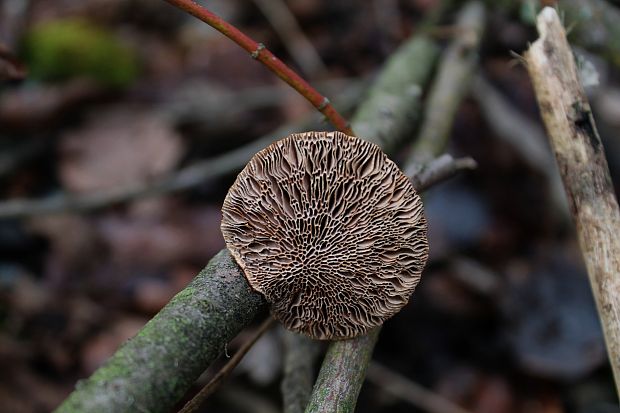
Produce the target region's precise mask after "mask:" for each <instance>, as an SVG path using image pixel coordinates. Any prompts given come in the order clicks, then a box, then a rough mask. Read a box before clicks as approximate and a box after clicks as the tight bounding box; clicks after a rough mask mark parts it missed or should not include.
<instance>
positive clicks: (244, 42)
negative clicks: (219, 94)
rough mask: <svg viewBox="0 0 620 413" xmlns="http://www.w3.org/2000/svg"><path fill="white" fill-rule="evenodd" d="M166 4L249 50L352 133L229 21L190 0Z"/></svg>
mask: <svg viewBox="0 0 620 413" xmlns="http://www.w3.org/2000/svg"><path fill="white" fill-rule="evenodd" d="M166 1H167V2H168V3H170V4H172V5H173V6H176V7H178V8H180V9H181V10H184V11H186V12H187V13H189V14H191V15H192V16H194V17H197V18H198V19H200V20H202V21H203V22H205V23H207V24H208V25H209V26H211V27H213V28H214V29H216V30H217V31H219V32H220V33H222V34H223V35H224V36H226V37H228V38H229V39H230V40H232V41H233V42H235V43H237V44H238V45H239V46H241V47H242V48H243V49H244V50H245V51H247V52H248V53H250V55H251V56H252V58H254V59H256V60H258V61H259V62H261V63H262V64H264V65H265V66H266V67H267V68H268V69H269V70H271V71H272V72H273V73H275V74H276V75H277V76H278V77H279V78H280V79H282V80H284V81H285V82H286V83H288V84H289V85H291V87H293V88H294V89H295V90H296V91H298V92H299V93H300V94H301V95H302V96H303V97H305V98H306V99H307V100H308V101H309V102H310V103H312V105H313V106H314V107H315V108H317V110H319V111H320V112H321V113H322V114H323V115H325V117H326V118H327V119H328V120H329V121H330V122H331V123H332V124H333V125H334V127H335V128H336V129H338V130H339V131H340V132H343V133H346V134H347V135H353V131H352V130H351V126H350V125H349V123H348V122H347V121H346V120H345V119H344V118H343V117H342V116H341V115H340V114H339V113H338V112H337V111H336V109H334V107H333V106H332V105H331V104H330V103H329V99H327V98H326V97H325V96H323V95H321V94H320V93H319V92H318V91H317V90H316V89H314V88H313V87H312V86H310V84H309V83H308V82H306V81H305V80H304V79H303V78H302V77H301V76H299V75H298V74H297V73H295V72H294V71H293V70H292V69H291V68H290V67H288V66H287V65H286V64H284V62H282V61H281V60H280V59H278V58H277V57H276V56H275V55H274V54H273V53H271V52H270V51H269V50H268V49H267V48H266V47H265V45H264V44H262V43H257V42H255V41H254V40H252V39H251V38H249V37H248V36H247V35H245V34H244V33H243V32H241V31H240V30H239V29H237V28H236V27H235V26H233V25H232V24H230V23H228V22H226V21H224V20H222V18H221V17H219V16H217V15H216V14H214V13H212V12H211V11H209V10H208V9H206V8H204V7H202V6H201V5H199V4H197V3H195V2H194V1H192V0H166Z"/></svg>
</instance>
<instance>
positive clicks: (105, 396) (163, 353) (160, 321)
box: [56, 250, 267, 413]
mask: <svg viewBox="0 0 620 413" xmlns="http://www.w3.org/2000/svg"><path fill="white" fill-rule="evenodd" d="M266 308H267V306H266V303H265V301H264V299H263V297H262V296H261V295H260V294H258V293H255V292H253V291H252V290H251V289H250V287H249V285H248V284H247V282H246V281H245V278H244V277H243V274H242V273H241V270H240V269H239V267H238V266H237V264H236V263H235V262H234V260H233V258H232V257H231V256H230V254H229V253H228V251H227V250H223V251H221V252H220V253H218V254H217V255H216V256H215V257H213V259H212V260H211V261H210V262H209V264H208V265H207V266H206V267H205V269H204V270H202V271H201V272H200V274H198V275H197V276H196V278H195V279H194V280H193V281H192V282H191V283H190V284H189V286H187V287H186V288H185V289H184V290H183V291H181V292H180V293H179V294H177V295H176V296H175V297H174V298H173V299H172V301H171V302H170V303H169V304H168V305H167V306H166V307H164V309H163V310H161V311H160V312H159V314H157V315H156V316H155V317H154V318H153V319H152V320H151V321H149V322H148V324H146V326H145V327H144V328H143V329H142V330H141V331H140V332H139V333H138V335H137V336H136V337H134V338H133V339H131V340H129V341H128V342H127V343H125V344H124V345H123V346H122V347H121V348H120V349H119V350H118V351H117V352H116V353H115V354H114V356H112V358H111V359H110V360H108V362H107V363H106V364H105V365H104V366H103V367H101V368H100V369H99V370H97V371H96V372H95V373H94V374H93V375H92V376H91V377H90V378H89V379H87V380H84V381H80V382H79V383H78V384H77V385H76V390H75V391H74V392H73V393H72V394H71V396H70V397H69V398H68V399H67V400H66V401H65V402H64V403H63V404H62V405H61V406H60V407H59V408H58V409H57V410H56V412H57V413H65V412H67V413H68V412H80V413H85V412H91V413H95V412H102V413H103V412H105V413H108V412H115V413H123V412H127V413H129V412H166V411H168V410H170V408H171V407H172V406H174V405H175V404H176V403H177V402H178V400H179V399H180V398H181V397H182V396H183V395H184V394H185V392H186V391H187V390H188V389H189V387H190V386H191V385H192V384H193V383H194V381H196V379H197V378H198V376H200V374H201V373H202V372H203V371H204V370H205V368H206V367H207V366H208V365H209V364H211V363H212V362H213V361H214V360H215V359H216V358H217V357H219V355H220V354H222V353H223V351H224V348H225V346H226V344H227V343H228V342H229V341H230V340H232V338H233V337H235V336H236V335H237V333H239V331H241V329H243V328H244V327H246V326H247V325H248V324H249V323H250V322H251V321H252V320H253V319H254V317H255V316H256V315H257V314H259V313H260V312H261V311H264V310H266Z"/></svg>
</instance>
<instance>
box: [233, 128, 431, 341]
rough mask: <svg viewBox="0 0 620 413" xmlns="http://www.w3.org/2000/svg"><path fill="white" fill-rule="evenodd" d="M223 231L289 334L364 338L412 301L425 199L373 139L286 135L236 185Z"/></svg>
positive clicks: (420, 264) (422, 246) (421, 253)
mask: <svg viewBox="0 0 620 413" xmlns="http://www.w3.org/2000/svg"><path fill="white" fill-rule="evenodd" d="M222 212H223V221H222V232H223V234H224V239H225V240H226V245H227V247H228V249H229V250H230V252H231V254H232V255H233V257H234V258H235V260H236V261H237V263H238V264H239V266H240V267H241V268H242V270H243V272H244V273H245V275H246V277H247V279H248V282H249V283H250V285H251V286H252V288H254V289H255V290H256V291H258V292H260V293H262V294H263V295H264V296H265V298H266V300H267V301H268V302H269V303H270V304H271V311H272V314H273V315H274V316H275V317H276V318H277V319H278V320H279V321H280V322H282V324H284V326H285V327H286V328H288V329H290V330H293V331H297V332H301V333H304V334H306V335H308V336H310V337H312V338H316V339H344V338H351V337H355V336H357V335H360V334H363V333H365V332H366V331H368V330H369V329H371V328H372V327H375V326H378V325H380V324H382V323H383V321H385V320H386V319H387V318H389V317H391V316H392V315H394V314H395V313H397V312H398V311H399V310H400V309H401V308H402V307H403V306H404V305H405V304H406V303H407V302H408V300H409V296H410V295H411V293H412V292H413V290H414V288H415V286H416V285H417V284H418V281H419V280H420V273H421V272H422V269H423V268H424V265H425V263H426V259H427V257H428V241H427V237H426V232H427V227H426V219H425V217H424V212H423V209H422V202H421V200H420V197H419V196H418V195H417V193H416V191H415V189H414V188H413V186H412V185H411V183H410V181H409V179H408V178H407V177H406V176H405V175H404V174H403V173H402V172H401V171H400V170H399V169H398V167H397V166H396V164H394V162H392V161H391V160H390V159H388V157H387V156H386V155H385V154H384V153H383V152H382V151H381V149H380V148H379V147H378V146H376V145H375V144H372V143H370V142H367V141H364V140H362V139H359V138H355V137H350V136H347V135H345V134H343V133H339V132H307V133H300V134H293V135H290V136H288V137H286V138H284V139H282V140H280V141H278V142H275V143H274V144H272V145H270V146H269V147H267V148H266V149H264V150H262V151H261V152H259V153H258V154H257V155H256V156H254V158H252V160H250V162H249V163H248V164H247V166H246V167H245V169H243V171H242V172H241V173H240V174H239V176H238V177H237V180H236V181H235V183H234V184H233V186H232V187H231V188H230V191H229V192H228V195H227V196H226V199H225V201H224V207H223V209H222Z"/></svg>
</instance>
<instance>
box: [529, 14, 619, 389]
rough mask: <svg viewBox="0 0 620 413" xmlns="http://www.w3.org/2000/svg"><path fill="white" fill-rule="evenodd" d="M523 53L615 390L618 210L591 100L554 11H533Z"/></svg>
mask: <svg viewBox="0 0 620 413" xmlns="http://www.w3.org/2000/svg"><path fill="white" fill-rule="evenodd" d="M536 26H537V28H538V32H539V34H540V38H539V39H538V40H537V41H536V42H534V43H533V44H532V46H531V47H530V49H529V50H528V51H527V53H526V54H525V59H526V61H527V69H528V71H529V73H530V77H531V78H532V84H533V85H534V90H535V92H536V98H537V99H538V103H539V107H540V112H541V115H542V118H543V120H544V122H545V125H546V127H547V133H548V136H549V140H550V141H551V146H552V147H553V152H554V154H555V158H556V161H557V164H558V167H559V170H560V174H561V176H562V181H563V183H564V189H565V190H566V195H567V197H568V203H569V208H570V211H571V214H572V216H573V220H574V221H575V226H576V229H577V237H578V239H579V246H580V247H581V252H582V254H583V257H584V261H585V263H586V268H587V270H588V276H589V278H590V284H591V286H592V290H593V293H594V298H595V300H596V304H597V308H598V313H599V316H600V318H601V324H602V326H603V332H604V334H605V342H606V344H607V351H608V353H609V360H610V362H611V367H612V371H613V373H614V377H615V380H616V391H617V392H618V394H620V237H618V234H620V210H619V208H618V201H617V200H616V197H615V193H614V187H613V184H612V181H611V177H610V175H609V168H608V166H607V161H606V159H605V151H604V148H603V144H602V143H601V139H600V136H599V135H598V132H597V129H596V125H595V123H594V118H593V116H592V111H591V109H590V104H589V102H588V99H587V97H586V94H585V92H584V90H583V86H582V85H581V83H580V81H579V76H578V71H577V68H576V65H575V59H574V56H573V53H572V51H571V48H570V46H569V44H568V41H567V40H566V33H565V32H564V28H563V27H562V23H561V21H560V18H559V17H558V15H557V13H556V11H555V10H554V9H552V8H550V7H546V8H545V9H543V11H542V12H540V14H539V15H538V18H537V20H536Z"/></svg>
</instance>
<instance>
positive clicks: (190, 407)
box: [179, 316, 273, 413]
mask: <svg viewBox="0 0 620 413" xmlns="http://www.w3.org/2000/svg"><path fill="white" fill-rule="evenodd" d="M272 325H273V317H271V316H269V317H268V318H267V320H265V321H263V323H262V324H261V325H260V327H258V329H257V330H256V331H255V332H254V335H253V336H252V337H251V338H250V339H249V340H248V341H246V342H245V343H243V345H242V346H241V347H239V350H237V352H236V353H235V355H234V356H232V357H231V358H230V360H228V362H227V363H226V364H225V365H224V366H223V367H222V368H221V369H220V371H218V372H217V374H216V375H215V376H213V378H212V379H211V380H209V382H208V383H207V384H206V385H205V386H204V387H203V388H202V389H201V390H200V391H199V392H198V394H196V395H195V396H194V397H193V398H192V399H191V400H190V401H188V402H187V403H186V404H185V406H183V408H182V409H181V410H179V413H192V412H196V411H198V409H199V408H200V405H201V404H203V403H204V401H205V400H207V398H208V397H209V396H210V395H211V394H212V393H213V392H214V391H215V390H216V389H217V388H218V386H219V385H220V384H221V383H222V381H223V380H224V379H225V378H226V377H228V375H229V374H230V373H232V371H233V370H234V368H235V367H237V364H239V363H240V362H241V360H242V359H243V357H244V356H245V355H246V354H247V352H248V351H250V349H251V348H252V346H253V345H254V343H256V342H257V341H258V339H259V338H261V336H262V335H263V334H264V333H265V331H267V330H269V328H270V327H271V326H272Z"/></svg>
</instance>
